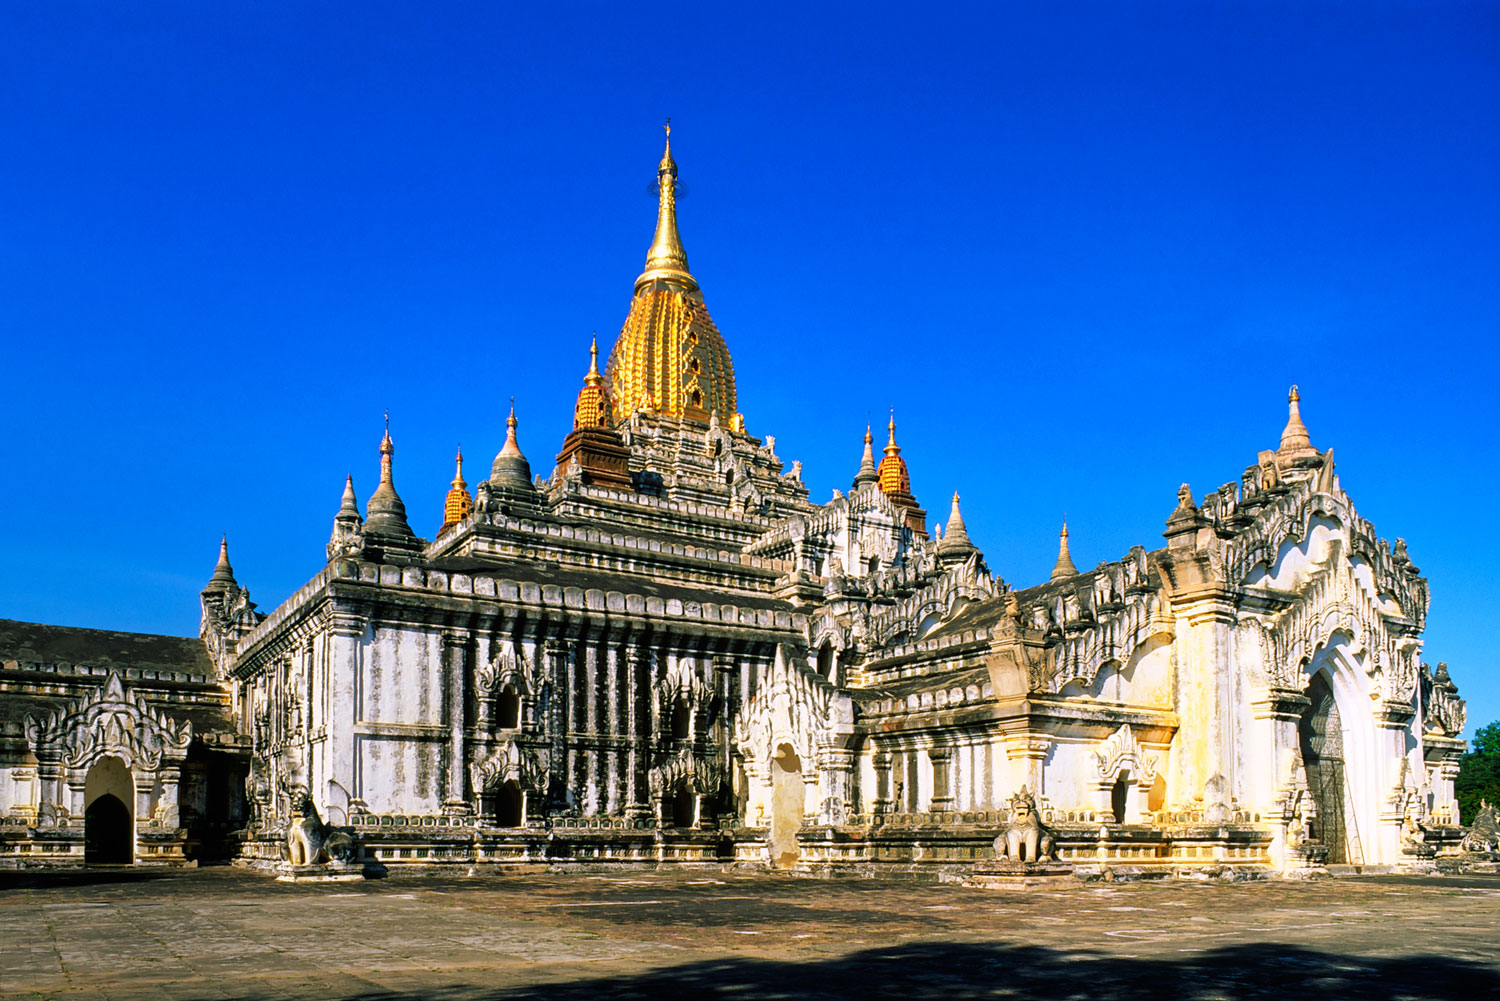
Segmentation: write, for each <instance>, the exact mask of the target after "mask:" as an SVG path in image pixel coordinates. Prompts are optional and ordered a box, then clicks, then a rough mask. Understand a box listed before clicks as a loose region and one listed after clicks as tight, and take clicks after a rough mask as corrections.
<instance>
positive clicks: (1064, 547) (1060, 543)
mask: <svg viewBox="0 0 1500 1001" xmlns="http://www.w3.org/2000/svg"><path fill="white" fill-rule="evenodd" d="M1077 573H1078V568H1077V567H1075V566H1074V565H1073V556H1072V554H1071V553H1069V552H1068V517H1067V515H1063V524H1062V532H1061V533H1060V534H1059V535H1058V537H1057V563H1055V564H1054V565H1053V567H1052V576H1051V578H1050V579H1052V580H1061V579H1062V578H1064V577H1072V576H1074V575H1076V574H1077Z"/></svg>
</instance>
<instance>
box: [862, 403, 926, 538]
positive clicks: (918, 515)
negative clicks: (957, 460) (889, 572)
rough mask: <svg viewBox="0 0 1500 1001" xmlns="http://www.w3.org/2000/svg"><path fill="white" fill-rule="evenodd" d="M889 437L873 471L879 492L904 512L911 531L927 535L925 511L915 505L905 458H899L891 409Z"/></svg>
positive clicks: (923, 536)
mask: <svg viewBox="0 0 1500 1001" xmlns="http://www.w3.org/2000/svg"><path fill="white" fill-rule="evenodd" d="M888 430H889V431H890V439H889V440H888V441H887V442H886V443H885V457H884V458H883V459H881V460H880V468H879V469H877V470H876V471H875V475H876V478H877V482H879V484H880V491H881V493H883V494H885V495H886V496H887V497H889V498H890V499H891V502H892V503H893V504H895V505H896V506H897V507H900V508H902V509H903V510H905V512H906V524H907V526H908V527H909V528H911V530H912V532H913V533H914V534H916V535H918V536H920V537H921V538H924V539H925V538H926V537H927V512H926V511H924V510H922V509H921V508H920V507H919V506H918V505H917V499H916V498H915V497H914V496H912V492H911V474H910V473H909V472H908V471H907V468H906V460H905V459H903V458H901V446H900V445H897V444H896V412H895V411H894V410H892V411H891V423H890V425H889V427H888Z"/></svg>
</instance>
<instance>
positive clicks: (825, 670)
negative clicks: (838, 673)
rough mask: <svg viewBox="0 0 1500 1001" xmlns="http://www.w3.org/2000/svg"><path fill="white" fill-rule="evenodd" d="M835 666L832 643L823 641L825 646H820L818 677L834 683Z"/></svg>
mask: <svg viewBox="0 0 1500 1001" xmlns="http://www.w3.org/2000/svg"><path fill="white" fill-rule="evenodd" d="M833 664H834V653H833V644H832V643H830V642H829V641H828V640H824V641H823V645H822V646H820V647H818V676H819V677H822V678H827V679H828V680H829V681H832V680H833Z"/></svg>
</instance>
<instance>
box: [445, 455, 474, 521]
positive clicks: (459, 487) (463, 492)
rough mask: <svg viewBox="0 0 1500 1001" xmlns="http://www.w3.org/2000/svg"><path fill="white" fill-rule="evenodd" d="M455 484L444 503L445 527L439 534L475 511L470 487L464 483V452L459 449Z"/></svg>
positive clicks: (454, 477) (455, 466)
mask: <svg viewBox="0 0 1500 1001" xmlns="http://www.w3.org/2000/svg"><path fill="white" fill-rule="evenodd" d="M453 463H454V469H453V484H452V486H451V487H450V488H449V490H448V496H447V497H446V498H445V499H444V501H443V527H442V528H439V529H438V534H439V535H441V534H443V533H444V532H446V531H447V530H448V529H449V528H450V527H452V526H453V525H456V524H458V523H459V522H461V521H463V520H464V519H465V518H467V517H468V516H469V515H470V514H472V513H473V511H474V498H473V497H472V496H470V495H469V485H468V484H467V483H465V482H464V450H463V448H462V447H460V448H459V450H458V454H457V455H456V456H454V457H453Z"/></svg>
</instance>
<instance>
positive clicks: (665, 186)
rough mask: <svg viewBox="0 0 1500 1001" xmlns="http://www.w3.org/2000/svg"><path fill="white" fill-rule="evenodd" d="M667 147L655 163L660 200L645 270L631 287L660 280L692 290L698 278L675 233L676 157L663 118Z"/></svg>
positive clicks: (670, 121) (670, 130)
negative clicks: (689, 266)
mask: <svg viewBox="0 0 1500 1001" xmlns="http://www.w3.org/2000/svg"><path fill="white" fill-rule="evenodd" d="M664 128H665V129H666V130H667V149H666V152H664V153H663V154H662V155H661V163H660V164H658V165H657V167H656V185H657V189H658V191H659V192H660V196H661V201H660V203H659V204H658V206H657V210H656V238H655V239H654V240H652V241H651V249H650V250H648V251H646V270H645V271H642V272H641V276H640V277H639V278H637V279H636V280H635V290H636V291H637V292H639V291H640V290H641V288H642V287H644V286H646V285H649V284H651V283H652V282H654V281H664V282H667V283H668V284H670V285H672V286H674V287H677V288H680V289H682V290H683V291H693V290H694V289H696V288H697V287H698V280H697V279H696V278H694V277H693V276H692V275H691V274H690V273H689V272H688V261H687V252H686V251H684V250H683V249H682V238H681V237H679V236H678V235H677V161H675V160H673V159H672V119H670V118H668V119H667V124H666V125H665V126H664Z"/></svg>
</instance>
